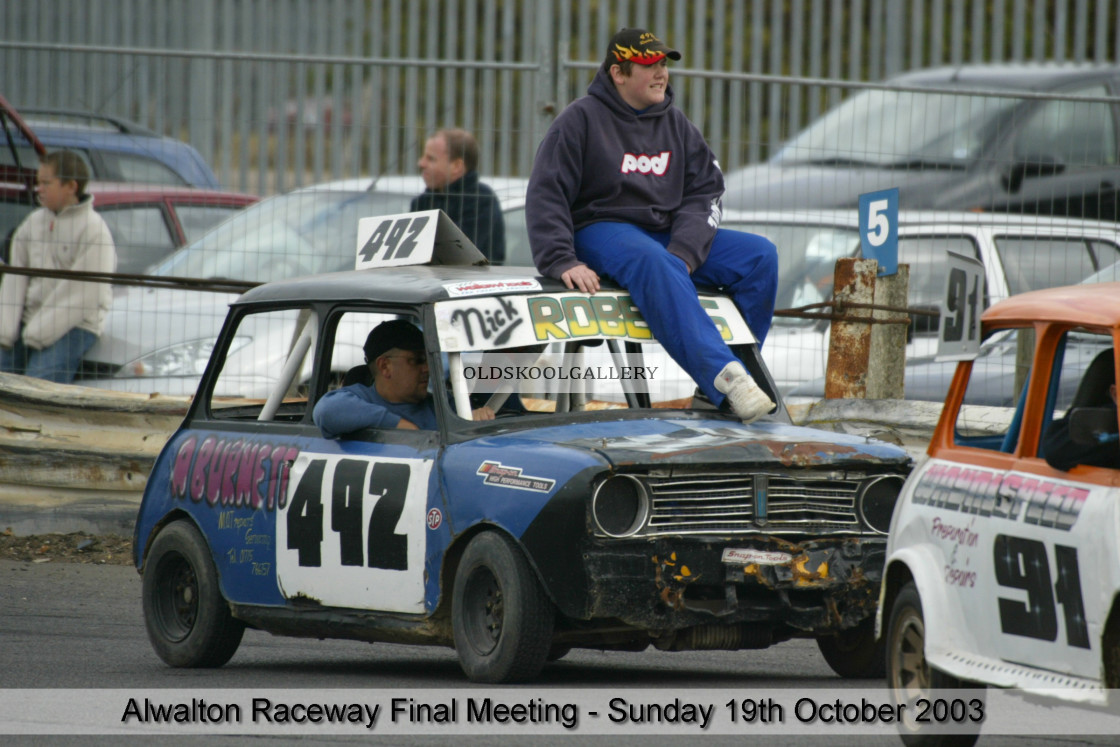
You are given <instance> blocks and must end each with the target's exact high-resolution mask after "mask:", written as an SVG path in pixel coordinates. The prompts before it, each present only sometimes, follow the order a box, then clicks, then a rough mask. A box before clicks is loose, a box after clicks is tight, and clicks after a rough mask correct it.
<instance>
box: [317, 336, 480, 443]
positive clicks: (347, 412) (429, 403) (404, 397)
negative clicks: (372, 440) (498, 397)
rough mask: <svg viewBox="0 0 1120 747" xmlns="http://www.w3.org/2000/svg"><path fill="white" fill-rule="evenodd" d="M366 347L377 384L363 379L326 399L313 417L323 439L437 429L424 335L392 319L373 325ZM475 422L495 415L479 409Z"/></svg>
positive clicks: (366, 354) (367, 360) (324, 396)
mask: <svg viewBox="0 0 1120 747" xmlns="http://www.w3.org/2000/svg"><path fill="white" fill-rule="evenodd" d="M362 349H363V351H364V353H365V359H366V365H367V366H368V367H369V370H370V374H371V376H372V384H366V383H363V382H360V381H359V382H356V383H353V384H349V385H348V386H344V387H342V388H341V389H336V390H334V391H332V392H327V393H326V394H324V395H323V397H322V398H321V399H320V400H319V401H318V402H317V403H316V404H315V410H314V411H313V413H312V418H313V419H314V421H315V425H317V426H319V430H320V431H321V432H322V433H323V436H324V438H339V437H342V436H345V435H346V434H349V433H354V432H356V431H360V430H363V429H365V428H402V429H408V430H436V429H437V428H438V427H439V426H438V424H437V421H436V412H435V406H434V404H433V400H432V395H431V394H430V393H429V392H428V376H429V369H428V358H427V355H426V354H425V352H424V334H423V332H421V331H420V329H419V328H417V327H416V326H415V325H414V324H412V323H411V322H409V321H406V320H404V319H392V320H390V321H386V322H382V323H381V324H379V325H377V326H376V327H374V328H373V330H372V331H371V332H370V333H369V336H368V337H367V338H366V342H365V345H364V346H363V348H362ZM472 418H473V419H474V420H493V419H494V411H493V410H491V409H490V408H489V407H486V406H483V407H479V408H477V409H475V410H473V411H472Z"/></svg>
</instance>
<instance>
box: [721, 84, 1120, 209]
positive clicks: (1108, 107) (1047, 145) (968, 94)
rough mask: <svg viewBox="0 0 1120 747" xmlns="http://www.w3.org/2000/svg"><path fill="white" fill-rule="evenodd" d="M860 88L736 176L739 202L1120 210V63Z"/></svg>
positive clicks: (733, 191)
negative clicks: (886, 198)
mask: <svg viewBox="0 0 1120 747" xmlns="http://www.w3.org/2000/svg"><path fill="white" fill-rule="evenodd" d="M885 85H886V86H889V87H888V88H883V89H868V90H863V91H858V92H853V93H851V95H850V96H849V97H848V98H847V99H846V100H845V101H843V102H842V103H841V104H839V105H838V106H836V107H835V108H834V109H832V110H830V111H829V112H827V113H825V114H824V115H822V116H821V117H820V118H819V119H818V120H816V121H815V122H813V123H811V124H810V125H809V126H808V127H806V128H805V129H804V130H803V131H801V132H800V133H799V134H797V135H794V136H793V137H792V138H791V139H790V140H789V141H788V142H787V143H786V144H785V145H783V146H782V147H781V148H780V149H779V150H778V151H777V152H776V153H775V154H774V156H773V157H771V158H770V159H769V160H768V161H766V162H763V163H758V164H753V165H750V166H747V167H744V168H741V169H738V170H736V171H733V172H731V173H729V174H728V175H727V180H726V181H727V193H726V196H725V199H724V206H725V207H726V208H728V209H751V210H757V209H799V210H805V209H807V208H850V209H855V208H856V207H857V206H858V204H859V196H860V195H861V194H865V193H868V192H874V191H877V190H883V189H890V188H897V189H898V191H899V197H898V204H899V207H900V208H901V209H904V210H929V209H932V210H980V211H990V212H1001V213H1014V214H1024V215H1061V216H1070V217H1078V218H1096V219H1101V220H1116V219H1117V218H1120V186H1118V185H1120V159H1118V152H1120V151H1118V143H1120V126H1118V124H1117V118H1116V112H1115V103H1114V102H1115V100H1116V98H1117V96H1118V95H1120V67H1117V66H1114V65H1088V64H1086V65H1072V64H1070V65H1057V64H1055V65H1037V64H1035V65H1026V64H1024V65H1013V64H1007V65H964V66H957V67H944V68H936V69H931V70H917V71H911V72H908V73H905V74H903V75H899V76H897V77H895V78H892V79H890V80H889V81H886V83H885Z"/></svg>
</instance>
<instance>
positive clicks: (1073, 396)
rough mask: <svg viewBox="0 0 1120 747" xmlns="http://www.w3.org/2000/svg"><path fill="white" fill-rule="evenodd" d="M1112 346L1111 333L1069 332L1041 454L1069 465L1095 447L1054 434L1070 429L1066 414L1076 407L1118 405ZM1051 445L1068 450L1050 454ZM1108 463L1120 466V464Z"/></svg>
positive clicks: (1049, 405) (1047, 413) (1043, 434)
mask: <svg viewBox="0 0 1120 747" xmlns="http://www.w3.org/2000/svg"><path fill="white" fill-rule="evenodd" d="M1112 347H1113V346H1112V338H1111V337H1110V336H1108V335H1102V334H1098V333H1093V332H1088V331H1086V330H1074V331H1072V332H1069V333H1067V334H1066V339H1065V344H1064V347H1063V349H1062V352H1061V353H1060V355H1059V357H1058V362H1059V365H1058V378H1057V381H1056V382H1055V386H1054V388H1053V390H1052V392H1051V394H1050V397H1049V401H1048V407H1047V410H1046V412H1045V413H1044V418H1043V422H1042V428H1041V433H1042V439H1041V443H1040V444H1039V447H1038V451H1037V454H1038V455H1039V456H1040V457H1047V456H1050V457H1053V458H1054V459H1055V460H1058V461H1061V462H1065V463H1066V464H1067V467H1068V464H1069V463H1071V462H1077V463H1082V460H1081V458H1080V457H1081V456H1083V455H1084V454H1085V453H1086V452H1089V451H1091V447H1088V448H1087V447H1085V446H1084V445H1077V444H1074V443H1072V442H1071V441H1070V440H1069V438H1068V437H1066V438H1062V437H1058V438H1055V437H1054V434H1055V433H1056V432H1058V431H1060V430H1061V429H1062V428H1063V427H1064V428H1065V429H1066V431H1067V432H1068V419H1067V417H1066V416H1067V415H1068V414H1069V413H1070V410H1072V409H1074V408H1085V407H1107V406H1113V407H1114V406H1115V402H1114V401H1113V400H1112V399H1111V397H1110V394H1109V385H1110V384H1114V383H1115V381H1116V377H1115V370H1114V368H1113V363H1112ZM1115 419H1116V416H1115V415H1113V425H1116V423H1115ZM1063 424H1065V425H1063ZM1113 432H1114V431H1113ZM1047 449H1051V450H1053V451H1058V450H1061V451H1062V452H1066V453H1065V454H1064V455H1063V456H1059V454H1057V453H1055V454H1050V455H1048V454H1047ZM1102 466H1103V465H1102ZM1108 466H1115V467H1120V464H1109V465H1108ZM1063 468H1065V467H1063Z"/></svg>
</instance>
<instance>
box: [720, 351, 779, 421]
mask: <svg viewBox="0 0 1120 747" xmlns="http://www.w3.org/2000/svg"><path fill="white" fill-rule="evenodd" d="M715 386H716V389H718V390H719V391H721V392H723V393H724V394H725V395H727V402H728V404H730V405H731V412H733V413H735V414H736V415H738V416H739V418H740V419H741V420H742V421H743V422H744V423H752V422H754V421H755V420H758V419H759V418H761V417H762V416H763V415H765V414H766V413H768V412H770V411H771V410H773V409H774V400H772V399H770V398H769V397H768V396H766V392H764V391H762V390H761V389H759V388H758V384H756V383H754V379H752V378H751V377H750V374H748V373H747V369H745V368H743V364H742V363H740V362H739V361H731V362H730V363H728V364H727V365H726V366H724V367H723V370H722V371H720V372H719V375H718V376H716V380H715Z"/></svg>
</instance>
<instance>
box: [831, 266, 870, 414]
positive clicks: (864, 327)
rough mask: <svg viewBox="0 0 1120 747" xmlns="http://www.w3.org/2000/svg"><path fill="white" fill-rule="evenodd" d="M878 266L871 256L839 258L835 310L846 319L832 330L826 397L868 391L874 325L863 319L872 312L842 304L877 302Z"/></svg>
mask: <svg viewBox="0 0 1120 747" xmlns="http://www.w3.org/2000/svg"><path fill="white" fill-rule="evenodd" d="M878 267H879V263H878V262H876V261H875V260H871V259H855V258H852V257H844V258H842V259H838V260H837V261H836V273H835V275H834V279H833V300H834V303H835V307H834V309H835V311H836V313H837V314H840V315H841V316H843V317H845V319H844V320H837V321H835V322H833V323H832V327H831V329H830V331H829V342H828V368H827V369H826V372H825V385H824V396H825V398H826V399H850V398H862V397H865V396H866V394H867V368H868V365H869V363H870V351H871V325H870V324H868V323H866V322H865V321H861V320H870V319H871V318H872V311H871V309H868V308H862V307H853V308H844V307H843V306H842V304H846V303H855V304H861V305H862V304H872V303H874V301H875V274H876V272H878Z"/></svg>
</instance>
